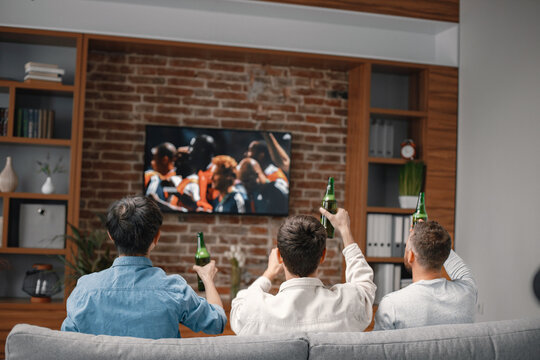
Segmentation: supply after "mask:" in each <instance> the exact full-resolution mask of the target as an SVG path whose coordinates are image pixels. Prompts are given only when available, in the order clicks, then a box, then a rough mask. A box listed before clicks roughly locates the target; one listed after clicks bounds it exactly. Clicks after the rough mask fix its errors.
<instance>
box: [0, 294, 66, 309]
mask: <svg viewBox="0 0 540 360" xmlns="http://www.w3.org/2000/svg"><path fill="white" fill-rule="evenodd" d="M0 309H6V310H15V309H32V310H63V309H65V306H64V300H63V299H53V300H51V302H50V303H31V302H30V298H29V297H28V298H4V297H0Z"/></svg>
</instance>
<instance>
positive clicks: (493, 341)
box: [308, 318, 540, 360]
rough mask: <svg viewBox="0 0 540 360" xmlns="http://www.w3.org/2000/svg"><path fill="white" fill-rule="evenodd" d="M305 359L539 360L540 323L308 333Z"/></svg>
mask: <svg viewBox="0 0 540 360" xmlns="http://www.w3.org/2000/svg"><path fill="white" fill-rule="evenodd" d="M308 339H309V342H310V350H309V359H310V360H317V359H512V360H514V359H540V318H538V319H524V320H508V321H493V322H484V323H475V324H459V325H437V326H426V327H420V328H413V329H403V330H388V331H374V332H367V333H332V334H328V333H312V334H308Z"/></svg>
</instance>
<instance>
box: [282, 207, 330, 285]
mask: <svg viewBox="0 0 540 360" xmlns="http://www.w3.org/2000/svg"><path fill="white" fill-rule="evenodd" d="M277 246H278V249H279V252H280V253H281V257H282V258H283V262H284V263H285V266H286V267H287V270H289V272H291V273H292V274H293V275H296V276H300V277H306V276H308V275H311V274H313V272H315V270H317V267H318V266H319V263H320V261H321V257H322V254H323V251H324V249H325V248H326V230H325V229H324V227H323V226H322V225H321V222H320V221H319V220H317V219H316V218H314V217H313V216H308V215H296V216H291V217H289V218H287V219H285V222H284V223H283V224H281V226H280V227H279V230H278V235H277Z"/></svg>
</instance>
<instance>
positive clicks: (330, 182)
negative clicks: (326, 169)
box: [326, 177, 334, 196]
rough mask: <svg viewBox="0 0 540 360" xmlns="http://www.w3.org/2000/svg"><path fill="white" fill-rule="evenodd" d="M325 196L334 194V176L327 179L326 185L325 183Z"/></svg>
mask: <svg viewBox="0 0 540 360" xmlns="http://www.w3.org/2000/svg"><path fill="white" fill-rule="evenodd" d="M326 196H334V178H332V177H331V178H329V179H328V185H326Z"/></svg>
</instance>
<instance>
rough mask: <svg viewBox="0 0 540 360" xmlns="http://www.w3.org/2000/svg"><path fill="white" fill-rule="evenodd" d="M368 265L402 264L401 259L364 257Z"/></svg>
mask: <svg viewBox="0 0 540 360" xmlns="http://www.w3.org/2000/svg"><path fill="white" fill-rule="evenodd" d="M366 261H367V262H368V263H395V264H401V263H403V258H402V257H372V256H371V257H366Z"/></svg>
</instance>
